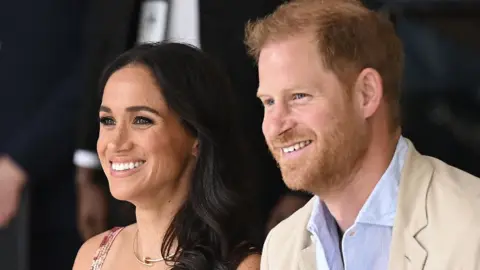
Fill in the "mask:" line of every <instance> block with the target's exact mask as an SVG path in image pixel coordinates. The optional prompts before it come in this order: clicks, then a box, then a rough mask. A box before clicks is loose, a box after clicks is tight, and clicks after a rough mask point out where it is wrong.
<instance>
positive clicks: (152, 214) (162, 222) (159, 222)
mask: <svg viewBox="0 0 480 270" xmlns="http://www.w3.org/2000/svg"><path fill="white" fill-rule="evenodd" d="M187 196H188V189H187V188H186V187H178V188H176V189H169V190H168V191H167V190H165V192H162V194H161V196H156V199H154V200H153V201H154V203H151V204H145V203H143V204H138V203H137V204H135V205H136V210H135V212H136V213H135V214H136V219H137V225H136V230H137V232H136V236H135V237H137V239H136V243H135V247H134V248H135V250H136V253H137V254H138V255H139V256H140V257H150V258H161V252H160V250H161V246H162V243H163V241H164V238H165V234H166V232H167V230H168V228H169V227H170V225H171V224H172V221H173V219H174V217H175V215H176V214H177V213H178V211H179V210H180V208H181V207H182V206H183V204H184V203H185V201H186V200H187ZM173 244H174V246H173V248H175V247H176V245H175V242H174V243H173ZM170 252H173V250H171V251H170ZM164 255H165V256H167V255H168V254H164Z"/></svg>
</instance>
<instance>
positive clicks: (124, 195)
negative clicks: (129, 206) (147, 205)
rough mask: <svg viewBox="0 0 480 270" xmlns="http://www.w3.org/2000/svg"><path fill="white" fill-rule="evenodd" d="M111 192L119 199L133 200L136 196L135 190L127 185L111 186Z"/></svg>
mask: <svg viewBox="0 0 480 270" xmlns="http://www.w3.org/2000/svg"><path fill="white" fill-rule="evenodd" d="M110 193H111V194H112V196H113V198H115V199H117V200H119V201H128V202H130V201H132V199H134V198H135V197H136V196H135V192H133V190H132V189H131V188H126V187H112V186H110Z"/></svg>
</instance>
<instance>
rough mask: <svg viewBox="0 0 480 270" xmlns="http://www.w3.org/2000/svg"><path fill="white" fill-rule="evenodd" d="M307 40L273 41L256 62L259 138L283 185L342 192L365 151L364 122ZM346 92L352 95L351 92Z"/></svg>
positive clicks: (300, 36)
mask: <svg viewBox="0 0 480 270" xmlns="http://www.w3.org/2000/svg"><path fill="white" fill-rule="evenodd" d="M312 40H313V39H312V38H311V36H309V35H299V36H296V37H291V38H288V39H284V40H282V41H271V42H270V43H267V45H266V46H265V47H264V48H263V49H262V51H261V53H260V57H259V63H258V65H259V80H260V85H259V89H258V94H257V95H258V97H259V98H260V99H261V101H262V103H263V104H264V106H265V113H264V120H263V126H262V129H263V133H264V135H265V139H266V142H267V144H268V146H269V149H270V151H271V152H272V154H273V156H274V158H275V159H276V161H277V163H278V165H279V167H280V170H281V172H282V176H283V179H284V181H285V183H286V185H287V186H288V187H289V188H291V189H294V190H307V191H310V192H313V193H316V194H317V195H318V194H319V193H325V192H330V191H332V190H333V189H341V188H342V187H343V186H345V185H346V184H347V182H348V180H347V178H348V177H347V176H348V174H349V173H350V172H351V171H352V169H353V167H354V166H355V165H356V164H357V161H358V160H359V159H360V158H361V157H362V156H363V155H364V153H365V152H366V149H367V138H368V137H367V128H366V123H365V120H364V118H363V117H362V116H361V113H360V112H359V111H360V109H359V108H357V107H356V106H355V104H356V103H355V102H354V98H355V96H354V95H350V94H349V92H348V90H347V89H345V87H344V86H343V84H341V83H340V81H339V80H338V78H337V76H336V75H335V74H334V73H333V72H331V71H329V70H327V69H325V67H324V65H323V63H322V60H321V57H320V55H319V53H318V48H317V45H316V43H315V42H313V41H312ZM349 90H350V89H349Z"/></svg>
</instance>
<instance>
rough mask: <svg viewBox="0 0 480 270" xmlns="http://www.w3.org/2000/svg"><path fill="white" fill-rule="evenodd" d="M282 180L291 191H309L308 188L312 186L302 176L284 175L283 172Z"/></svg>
mask: <svg viewBox="0 0 480 270" xmlns="http://www.w3.org/2000/svg"><path fill="white" fill-rule="evenodd" d="M282 178H283V182H284V183H285V185H286V186H287V187H288V188H289V189H291V190H296V191H300V190H302V191H304V190H305V191H309V190H308V187H310V186H311V184H310V183H309V182H308V180H307V179H306V178H305V177H302V176H301V175H293V174H284V173H283V172H282Z"/></svg>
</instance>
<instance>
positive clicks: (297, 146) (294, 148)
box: [282, 141, 312, 153]
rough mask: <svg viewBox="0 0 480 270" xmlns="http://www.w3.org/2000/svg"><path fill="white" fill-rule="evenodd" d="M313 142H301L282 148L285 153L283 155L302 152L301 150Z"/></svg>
mask: <svg viewBox="0 0 480 270" xmlns="http://www.w3.org/2000/svg"><path fill="white" fill-rule="evenodd" d="M311 142H312V141H303V142H299V143H296V144H294V145H292V146H289V147H284V148H282V151H283V153H290V152H293V151H297V150H300V149H302V148H304V147H305V146H307V145H309V144H310V143H311Z"/></svg>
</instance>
